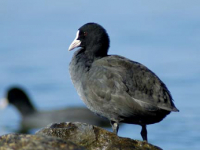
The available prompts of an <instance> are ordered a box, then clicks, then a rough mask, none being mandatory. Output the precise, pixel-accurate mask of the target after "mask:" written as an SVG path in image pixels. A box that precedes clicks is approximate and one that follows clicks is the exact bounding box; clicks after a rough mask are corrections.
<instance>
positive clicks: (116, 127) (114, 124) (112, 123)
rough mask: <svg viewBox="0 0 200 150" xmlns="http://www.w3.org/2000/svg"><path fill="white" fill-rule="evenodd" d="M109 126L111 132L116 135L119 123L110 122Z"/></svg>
mask: <svg viewBox="0 0 200 150" xmlns="http://www.w3.org/2000/svg"><path fill="white" fill-rule="evenodd" d="M110 124H111V126H112V130H113V132H114V133H115V134H116V135H117V132H118V129H119V123H118V122H115V121H110Z"/></svg>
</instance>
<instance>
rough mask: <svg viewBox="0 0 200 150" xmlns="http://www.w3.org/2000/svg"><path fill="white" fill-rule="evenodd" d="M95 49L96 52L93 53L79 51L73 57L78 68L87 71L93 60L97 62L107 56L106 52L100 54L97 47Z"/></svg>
mask: <svg viewBox="0 0 200 150" xmlns="http://www.w3.org/2000/svg"><path fill="white" fill-rule="evenodd" d="M96 49H97V50H95V49H93V51H89V50H84V49H82V50H80V51H79V52H78V53H77V54H76V55H75V57H76V61H77V64H79V65H80V66H83V68H88V69H89V68H90V67H91V65H92V63H93V62H94V61H95V60H98V59H101V58H102V57H105V56H107V52H106V53H102V52H101V53H100V51H99V50H98V48H97V47H96Z"/></svg>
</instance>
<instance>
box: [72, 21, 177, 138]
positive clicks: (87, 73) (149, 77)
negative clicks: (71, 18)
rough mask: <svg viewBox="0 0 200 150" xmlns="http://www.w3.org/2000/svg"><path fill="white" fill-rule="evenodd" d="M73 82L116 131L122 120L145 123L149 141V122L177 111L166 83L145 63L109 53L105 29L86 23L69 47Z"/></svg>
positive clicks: (142, 131)
mask: <svg viewBox="0 0 200 150" xmlns="http://www.w3.org/2000/svg"><path fill="white" fill-rule="evenodd" d="M76 47H81V48H80V49H79V50H77V51H76V52H75V53H74V56H73V58H72V61H71V63H70V67H69V70H70V75H71V79H72V82H73V84H74V86H75V88H76V90H77V92H78V94H79V96H80V97H81V99H82V100H83V101H84V103H85V104H86V105H87V107H88V108H89V109H90V110H91V111H93V112H94V113H96V114H98V115H100V116H103V117H105V118H107V119H109V120H110V122H111V125H112V129H113V131H114V133H116V134H117V132H118V128H119V123H120V122H122V123H129V124H138V125H141V126H142V130H141V136H142V138H143V140H144V141H147V130H146V125H148V124H154V123H157V122H160V121H161V120H162V119H163V118H165V117H166V115H168V114H170V112H171V111H175V112H177V111H178V109H177V108H176V107H175V105H174V103H173V100H172V96H171V94H170V92H169V90H168V89H167V87H166V86H165V84H164V83H163V82H162V81H161V80H160V79H159V78H158V77H157V76H156V74H155V73H153V72H152V71H151V70H149V69H148V68H147V67H145V66H144V65H142V64H140V63H138V62H135V61H132V60H129V59H127V58H125V57H122V56H118V55H108V54H107V52H108V48H109V37H108V34H107V33H106V30H105V29H104V28H103V27H102V26H100V25H98V24H96V23H87V24H85V25H83V26H82V27H81V28H79V29H78V31H77V34H76V37H75V39H74V41H73V42H72V44H71V45H70V46H69V51H71V50H73V49H74V48H76Z"/></svg>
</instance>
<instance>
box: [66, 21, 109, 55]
mask: <svg viewBox="0 0 200 150" xmlns="http://www.w3.org/2000/svg"><path fill="white" fill-rule="evenodd" d="M76 47H82V48H83V49H84V50H85V51H87V52H89V53H91V54H94V55H96V56H106V55H107V52H108V48H109V37H108V34H107V32H106V30H105V29H104V28H103V27H102V26H100V25H98V24H96V23H87V24H85V25H83V26H82V27H80V28H79V30H78V31H77V34H76V37H75V39H74V41H73V42H72V44H71V45H70V47H69V51H70V50H72V49H74V48H76Z"/></svg>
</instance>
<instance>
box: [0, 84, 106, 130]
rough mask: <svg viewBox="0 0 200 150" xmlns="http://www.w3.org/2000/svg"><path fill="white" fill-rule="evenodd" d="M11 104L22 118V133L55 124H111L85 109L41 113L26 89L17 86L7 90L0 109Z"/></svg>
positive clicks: (76, 108) (67, 108)
mask: <svg viewBox="0 0 200 150" xmlns="http://www.w3.org/2000/svg"><path fill="white" fill-rule="evenodd" d="M8 104H11V105H13V106H15V108H17V109H18V111H19V112H20V114H21V116H22V121H21V129H20V131H22V132H29V130H30V129H36V128H41V127H45V126H47V125H48V124H51V123H55V122H66V121H68V122H77V121H78V122H86V123H89V124H93V125H100V126H108V125H109V122H108V121H107V120H105V119H102V118H99V117H98V116H96V115H95V114H94V113H92V112H91V111H90V110H88V109H87V108H85V107H66V108H63V109H57V110H48V111H39V110H37V109H36V108H35V107H34V105H33V104H32V102H31V100H30V98H29V96H28V95H27V92H26V90H25V89H23V88H21V87H19V86H15V87H11V88H9V89H8V90H7V96H6V98H4V99H3V100H2V101H1V102H0V108H3V107H6V105H8Z"/></svg>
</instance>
